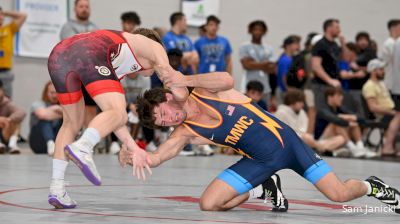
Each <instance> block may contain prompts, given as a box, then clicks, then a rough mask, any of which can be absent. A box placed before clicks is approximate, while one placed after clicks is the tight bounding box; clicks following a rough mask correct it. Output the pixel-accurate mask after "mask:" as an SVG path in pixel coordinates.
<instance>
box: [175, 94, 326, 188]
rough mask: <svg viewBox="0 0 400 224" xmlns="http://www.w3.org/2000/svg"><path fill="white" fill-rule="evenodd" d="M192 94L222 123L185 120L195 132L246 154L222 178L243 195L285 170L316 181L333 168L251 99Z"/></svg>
mask: <svg viewBox="0 0 400 224" xmlns="http://www.w3.org/2000/svg"><path fill="white" fill-rule="evenodd" d="M190 97H192V98H193V99H194V100H196V101H197V102H198V103H199V104H200V105H201V106H204V107H207V108H209V109H210V110H211V111H213V112H214V113H215V114H216V117H218V119H219V123H218V124H216V125H213V126H207V125H204V124H199V123H196V122H192V121H188V120H187V121H185V122H184V124H183V125H184V126H185V127H186V128H188V129H189V131H191V132H192V133H193V134H195V135H197V136H200V137H203V138H206V139H208V140H210V141H212V142H214V143H216V144H219V145H223V146H229V147H232V148H233V149H235V150H236V151H237V152H238V153H240V154H241V155H243V158H242V159H241V160H240V161H238V162H237V163H236V164H234V165H232V166H231V167H229V168H228V169H226V170H225V171H223V172H222V173H221V174H220V175H219V176H218V178H219V179H221V180H223V181H225V182H226V183H228V184H229V185H231V186H232V187H233V188H234V189H235V190H236V191H237V192H238V193H239V194H242V193H244V192H247V191H249V190H250V189H252V188H254V187H256V186H258V185H259V184H261V183H263V182H264V181H265V180H267V179H268V178H269V177H270V176H271V175H272V174H274V173H275V172H277V171H278V170H281V169H286V168H288V169H292V170H294V171H295V172H297V173H298V174H299V175H301V176H304V178H306V179H307V180H309V181H310V182H311V183H313V184H315V183H316V182H318V181H319V180H320V179H321V178H322V177H324V176H325V175H326V174H327V173H329V172H331V168H330V167H329V166H328V165H327V164H326V163H325V161H323V160H322V159H321V158H320V157H319V156H318V155H317V154H316V153H315V152H314V151H312V150H311V149H310V148H309V147H308V146H307V145H306V144H305V143H303V141H302V140H301V139H300V138H299V137H298V136H297V134H296V132H295V131H293V130H292V129H291V128H290V127H289V126H288V125H286V124H285V123H283V122H282V121H280V120H279V119H277V118H276V117H274V116H273V115H271V114H270V113H268V112H267V111H265V110H263V109H262V108H261V107H259V106H258V105H257V103H255V102H252V101H251V99H248V100H247V101H245V102H231V101H226V100H222V99H216V98H211V97H208V96H203V95H201V94H199V93H196V91H195V90H194V91H193V92H192V93H191V95H190Z"/></svg>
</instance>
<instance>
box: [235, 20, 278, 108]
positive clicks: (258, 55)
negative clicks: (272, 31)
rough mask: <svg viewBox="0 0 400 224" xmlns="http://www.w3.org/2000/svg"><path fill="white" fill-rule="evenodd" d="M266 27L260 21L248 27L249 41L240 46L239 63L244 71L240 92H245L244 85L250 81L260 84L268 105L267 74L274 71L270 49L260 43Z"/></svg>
mask: <svg viewBox="0 0 400 224" xmlns="http://www.w3.org/2000/svg"><path fill="white" fill-rule="evenodd" d="M267 32H268V27H267V24H265V22H264V21H262V20H255V21H252V22H251V23H250V24H249V25H248V33H249V34H250V35H251V41H250V42H246V43H244V44H242V45H241V46H240V49H239V57H240V62H241V64H242V66H243V68H244V70H245V74H244V77H243V81H242V86H241V88H240V89H241V91H242V92H245V89H246V85H247V83H248V82H250V81H252V80H257V81H259V82H261V83H262V84H263V86H264V93H263V100H264V101H265V103H266V104H268V101H269V99H270V98H271V86H270V84H269V74H270V73H273V72H274V70H275V63H273V62H272V60H273V57H274V55H273V50H272V47H271V46H269V45H266V44H263V43H262V38H263V37H264V36H265V35H266V34H267Z"/></svg>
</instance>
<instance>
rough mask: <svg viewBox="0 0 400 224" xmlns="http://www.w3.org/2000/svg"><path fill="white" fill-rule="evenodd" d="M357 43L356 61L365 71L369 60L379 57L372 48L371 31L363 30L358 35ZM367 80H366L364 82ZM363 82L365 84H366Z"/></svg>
mask: <svg viewBox="0 0 400 224" xmlns="http://www.w3.org/2000/svg"><path fill="white" fill-rule="evenodd" d="M356 45H357V60H356V63H357V65H358V66H360V67H361V69H363V70H364V71H366V69H367V65H368V62H369V61H371V60H372V59H375V58H377V56H376V52H375V50H374V49H372V46H371V38H370V36H369V33H367V32H365V31H362V32H359V33H357V35H356ZM366 81H367V80H365V81H364V83H365V82H366ZM364 83H363V84H364Z"/></svg>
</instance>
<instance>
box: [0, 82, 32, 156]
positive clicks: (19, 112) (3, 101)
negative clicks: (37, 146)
mask: <svg viewBox="0 0 400 224" xmlns="http://www.w3.org/2000/svg"><path fill="white" fill-rule="evenodd" d="M25 115H26V114H25V111H24V109H22V108H21V107H18V106H17V105H15V104H14V103H13V102H12V101H11V99H10V98H8V97H7V96H6V95H5V91H4V87H3V82H2V81H1V80H0V132H1V133H0V153H5V152H7V151H8V152H9V153H10V154H19V153H20V150H19V147H18V145H17V141H18V135H19V132H20V127H21V123H22V121H23V120H24V118H25ZM4 143H8V144H7V146H6V145H5V144H4Z"/></svg>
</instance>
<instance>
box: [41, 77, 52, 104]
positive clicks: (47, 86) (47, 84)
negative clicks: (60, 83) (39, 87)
mask: <svg viewBox="0 0 400 224" xmlns="http://www.w3.org/2000/svg"><path fill="white" fill-rule="evenodd" d="M52 84H53V83H52V82H51V81H48V82H47V83H46V85H44V88H43V91H42V100H43V101H44V102H45V103H51V102H50V99H49V96H48V95H47V90H48V88H49V86H50V85H52Z"/></svg>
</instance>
